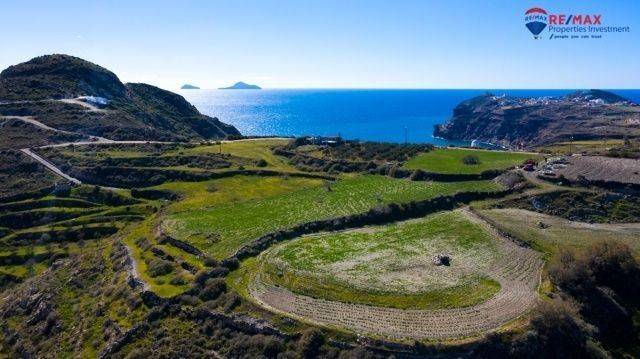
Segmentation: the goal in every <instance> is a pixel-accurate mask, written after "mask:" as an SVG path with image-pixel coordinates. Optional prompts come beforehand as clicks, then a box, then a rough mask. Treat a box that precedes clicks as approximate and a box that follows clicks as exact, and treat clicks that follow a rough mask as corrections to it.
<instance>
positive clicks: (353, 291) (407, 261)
mask: <svg viewBox="0 0 640 359" xmlns="http://www.w3.org/2000/svg"><path fill="white" fill-rule="evenodd" d="M438 254H447V255H449V256H450V257H451V265H450V266H436V265H435V264H433V262H432V258H433V257H434V256H436V255H438ZM498 257H499V251H498V249H497V246H496V243H495V242H494V240H493V239H492V238H491V236H490V235H489V234H488V233H486V232H485V231H483V230H482V229H481V228H480V227H478V226H477V225H476V224H474V223H472V222H470V221H469V220H467V219H466V218H464V217H463V216H462V215H460V214H459V213H458V212H442V213H438V214H434V215H430V216H427V217H425V218H421V219H419V220H411V221H406V222H401V223H398V224H392V225H387V226H377V227H367V228H365V229H361V230H352V231H345V232H338V233H330V234H321V235H313V236H305V237H302V238H299V239H296V240H294V241H291V242H286V243H283V244H280V245H278V246H276V247H273V248H272V249H270V250H268V251H267V252H265V253H264V254H263V255H262V256H261V257H260V258H259V260H258V261H253V262H250V265H251V264H252V265H253V267H252V268H249V269H247V270H246V271H247V272H252V273H256V272H257V271H260V273H261V275H260V276H259V280H262V281H265V282H268V283H271V284H275V285H279V286H283V287H286V288H288V289H289V290H291V291H293V292H296V293H299V294H304V295H308V296H312V297H316V298H322V299H326V300H332V301H342V302H349V303H361V304H368V305H375V306H384V307H395V308H402V309H439V308H455V307H464V306H470V305H474V304H477V303H480V302H482V301H485V300H487V299H488V298H490V297H491V296H493V295H494V294H495V293H496V292H497V291H498V290H499V289H500V285H499V284H498V283H497V282H496V281H494V280H492V279H490V278H489V277H487V276H486V275H484V274H483V271H484V270H486V269H487V267H488V266H489V265H490V263H491V262H492V261H494V260H496V259H497V258H498Z"/></svg>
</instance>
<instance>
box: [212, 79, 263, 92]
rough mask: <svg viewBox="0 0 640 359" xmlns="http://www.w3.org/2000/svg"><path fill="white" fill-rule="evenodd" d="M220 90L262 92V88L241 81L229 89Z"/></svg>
mask: <svg viewBox="0 0 640 359" xmlns="http://www.w3.org/2000/svg"><path fill="white" fill-rule="evenodd" d="M220 90H262V88H261V87H260V86H258V85H250V84H247V83H244V82H242V81H240V82H236V83H235V84H233V85H232V86H229V87H221V88H220Z"/></svg>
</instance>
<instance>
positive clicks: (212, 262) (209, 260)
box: [203, 257, 218, 267]
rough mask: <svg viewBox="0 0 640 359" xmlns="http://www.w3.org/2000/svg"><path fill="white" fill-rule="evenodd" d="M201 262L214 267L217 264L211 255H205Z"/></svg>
mask: <svg viewBox="0 0 640 359" xmlns="http://www.w3.org/2000/svg"><path fill="white" fill-rule="evenodd" d="M203 262H204V265H205V266H207V267H215V266H217V265H218V261H216V260H215V258H212V257H206V258H205V259H204V261H203Z"/></svg>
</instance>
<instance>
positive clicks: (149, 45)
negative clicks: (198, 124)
mask: <svg viewBox="0 0 640 359" xmlns="http://www.w3.org/2000/svg"><path fill="white" fill-rule="evenodd" d="M533 6H539V7H543V8H545V9H546V10H548V11H550V12H553V13H566V14H572V13H585V14H586V13H599V14H602V19H603V21H604V22H605V24H606V25H621V26H622V25H624V26H630V27H631V32H630V33H626V34H609V35H608V36H606V37H605V38H603V39H589V40H580V39H577V40H555V41H554V40H548V39H543V40H534V39H533V38H532V36H531V34H530V33H529V32H528V31H527V30H526V28H525V26H524V22H523V17H524V12H525V10H527V9H528V8H530V7H533ZM0 24H2V28H3V39H2V41H1V42H0V68H3V69H4V68H6V67H7V66H9V65H12V64H15V63H18V62H22V61H26V60H28V59H30V58H32V57H35V56H38V55H42V54H47V53H67V54H72V55H76V56H79V57H82V58H85V59H88V60H90V61H93V62H96V63H98V64H100V65H102V66H104V67H107V68H109V69H111V70H112V71H114V72H115V73H116V74H117V75H118V76H119V77H120V78H121V79H122V80H123V81H127V82H147V83H151V84H154V85H157V86H160V87H163V88H168V89H175V88H177V87H179V86H180V85H182V84H183V83H193V84H196V85H200V86H202V87H205V88H215V87H219V86H223V85H228V84H230V83H233V82H235V81H240V80H242V81H245V82H253V83H257V84H259V85H262V86H264V87H272V88H276V87H284V88H307V87H311V88H640V65H638V64H639V63H640V61H639V60H638V58H640V2H639V1H635V0H634V1H631V0H608V1H602V0H601V1H585V0H580V1H578V0H576V1H559V0H555V1H539V0H538V1H522V0H517V1H514V0H495V1H489V0H487V1H475V0H466V1H463V0H444V1H441V0H432V1H427V0H422V1H420V0H417V1H391V0H387V1H378V0H363V1H355V0H335V1H334V0H317V1H300V0H297V1H288V0H279V1H267V0H263V1H244V0H234V1H232V0H229V1H175V0H173V1H163V0H154V1H142V0H139V1H88V0H84V1H64V0H58V1H12V0H9V1H6V0H5V1H3V2H2V4H0Z"/></svg>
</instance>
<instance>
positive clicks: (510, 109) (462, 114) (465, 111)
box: [434, 90, 640, 148]
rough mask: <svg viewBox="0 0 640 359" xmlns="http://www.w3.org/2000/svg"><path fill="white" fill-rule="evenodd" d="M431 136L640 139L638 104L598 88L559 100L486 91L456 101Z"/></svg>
mask: <svg viewBox="0 0 640 359" xmlns="http://www.w3.org/2000/svg"><path fill="white" fill-rule="evenodd" d="M434 136H439V137H442V138H445V139H450V140H481V141H485V142H491V143H497V144H501V145H505V146H509V147H515V148H523V147H534V146H540V145H548V144H551V143H556V142H561V141H569V140H571V139H573V140H591V139H602V138H618V139H621V138H623V137H631V138H637V137H640V107H639V106H638V105H637V104H634V103H632V102H631V101H629V100H627V99H625V98H623V97H620V96H618V95H615V94H613V93H610V92H607V91H602V90H589V91H578V92H575V93H572V94H569V95H567V96H564V97H560V98H549V97H541V98H515V97H509V96H494V95H493V94H485V95H482V96H478V97H475V98H472V99H469V100H466V101H464V102H462V103H460V104H459V105H458V106H457V107H456V108H455V109H454V110H453V117H452V118H451V119H450V120H449V121H447V122H446V123H445V124H441V125H436V127H435V130H434Z"/></svg>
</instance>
